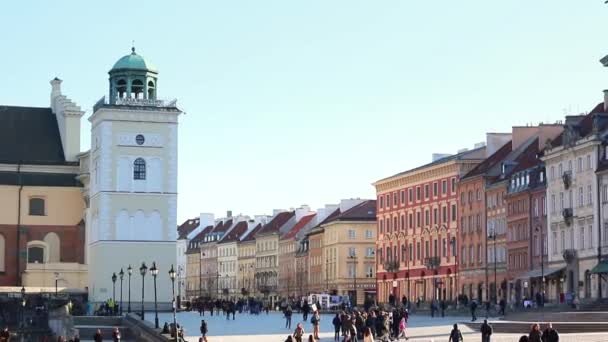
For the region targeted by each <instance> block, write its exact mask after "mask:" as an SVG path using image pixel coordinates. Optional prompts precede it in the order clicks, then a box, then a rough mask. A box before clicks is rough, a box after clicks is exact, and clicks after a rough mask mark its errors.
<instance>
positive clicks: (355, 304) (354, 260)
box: [348, 255, 357, 307]
mask: <svg viewBox="0 0 608 342" xmlns="http://www.w3.org/2000/svg"><path fill="white" fill-rule="evenodd" d="M348 258H349V259H351V260H352V261H353V262H354V263H355V267H354V268H353V287H354V294H355V295H354V296H353V302H352V306H353V307H355V306H357V256H356V255H351V256H349V257H348Z"/></svg>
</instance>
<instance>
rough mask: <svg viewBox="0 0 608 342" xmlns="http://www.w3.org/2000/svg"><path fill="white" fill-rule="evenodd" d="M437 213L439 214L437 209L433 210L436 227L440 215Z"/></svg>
mask: <svg viewBox="0 0 608 342" xmlns="http://www.w3.org/2000/svg"><path fill="white" fill-rule="evenodd" d="M437 212H438V210H437V208H433V224H435V225H437V223H438V222H437V220H438V219H439V218H438V216H439V215H438V214H437Z"/></svg>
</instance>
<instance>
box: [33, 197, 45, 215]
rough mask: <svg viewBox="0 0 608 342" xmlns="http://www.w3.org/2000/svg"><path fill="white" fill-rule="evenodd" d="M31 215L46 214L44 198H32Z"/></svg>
mask: <svg viewBox="0 0 608 342" xmlns="http://www.w3.org/2000/svg"><path fill="white" fill-rule="evenodd" d="M30 215H32V216H44V199H42V198H30Z"/></svg>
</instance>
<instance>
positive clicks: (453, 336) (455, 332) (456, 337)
mask: <svg viewBox="0 0 608 342" xmlns="http://www.w3.org/2000/svg"><path fill="white" fill-rule="evenodd" d="M448 342H462V333H461V332H460V330H459V329H458V324H454V328H453V329H452V331H451V332H450V338H449V339H448Z"/></svg>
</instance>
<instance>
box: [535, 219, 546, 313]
mask: <svg viewBox="0 0 608 342" xmlns="http://www.w3.org/2000/svg"><path fill="white" fill-rule="evenodd" d="M536 231H537V232H540V279H541V280H540V281H541V283H540V293H541V298H540V306H541V307H543V306H545V258H544V254H545V241H544V240H543V228H542V227H536ZM534 247H536V246H534Z"/></svg>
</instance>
